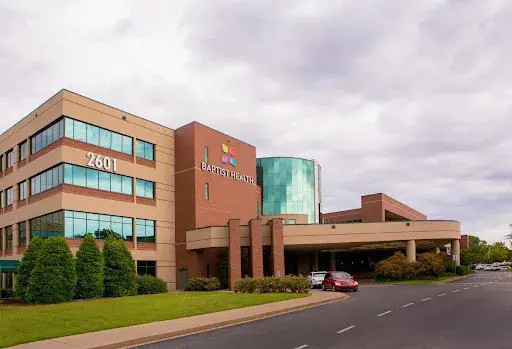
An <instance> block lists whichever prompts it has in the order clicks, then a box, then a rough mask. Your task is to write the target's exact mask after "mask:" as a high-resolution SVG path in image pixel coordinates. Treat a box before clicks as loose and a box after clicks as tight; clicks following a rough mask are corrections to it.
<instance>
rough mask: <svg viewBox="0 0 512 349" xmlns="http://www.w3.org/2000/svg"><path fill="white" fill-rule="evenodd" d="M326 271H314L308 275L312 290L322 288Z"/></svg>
mask: <svg viewBox="0 0 512 349" xmlns="http://www.w3.org/2000/svg"><path fill="white" fill-rule="evenodd" d="M325 274H327V272H326V271H312V272H311V273H309V274H308V280H309V282H310V283H311V288H317V287H318V288H320V287H322V282H323V281H324V277H325Z"/></svg>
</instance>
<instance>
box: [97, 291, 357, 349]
mask: <svg viewBox="0 0 512 349" xmlns="http://www.w3.org/2000/svg"><path fill="white" fill-rule="evenodd" d="M342 295H344V296H341V295H340V297H339V299H324V300H321V301H317V302H314V303H308V304H303V305H297V306H293V307H289V308H285V309H279V310H274V311H269V312H265V313H261V314H257V315H251V316H246V317H243V318H238V319H232V320H227V321H221V322H218V323H215V324H210V325H204V326H198V327H193V328H188V329H184V330H178V331H169V332H166V333H159V334H157V335H152V336H145V337H141V338H136V339H130V340H126V341H119V342H117V343H111V344H107V345H101V346H96V347H90V348H88V349H127V348H132V347H134V346H139V345H145V344H150V343H155V342H161V341H165V340H169V339H174V338H179V337H184V336H189V335H192V334H196V333H201V332H207V331H213V330H217V329H220V328H224V327H230V326H235V325H240V324H244V323H247V322H251V321H256V320H262V319H266V318H270V317H273V316H277V315H284V314H288V313H293V312H295V311H299V310H306V309H309V308H314V307H318V306H320V305H325V304H329V303H334V302H339V301H345V300H347V299H349V298H350V296H348V295H347V294H343V293H342Z"/></svg>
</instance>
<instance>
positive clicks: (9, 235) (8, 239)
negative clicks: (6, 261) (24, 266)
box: [5, 225, 12, 250]
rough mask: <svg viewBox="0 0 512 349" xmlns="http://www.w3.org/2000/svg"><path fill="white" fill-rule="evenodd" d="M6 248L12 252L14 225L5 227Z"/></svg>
mask: <svg viewBox="0 0 512 349" xmlns="http://www.w3.org/2000/svg"><path fill="white" fill-rule="evenodd" d="M5 248H6V249H8V250H12V225H10V226H8V227H5Z"/></svg>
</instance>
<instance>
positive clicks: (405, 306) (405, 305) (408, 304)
mask: <svg viewBox="0 0 512 349" xmlns="http://www.w3.org/2000/svg"><path fill="white" fill-rule="evenodd" d="M411 305H414V303H407V304H404V305H402V308H407V307H410V306H411Z"/></svg>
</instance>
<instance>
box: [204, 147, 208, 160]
mask: <svg viewBox="0 0 512 349" xmlns="http://www.w3.org/2000/svg"><path fill="white" fill-rule="evenodd" d="M204 162H206V163H208V147H204Z"/></svg>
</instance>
